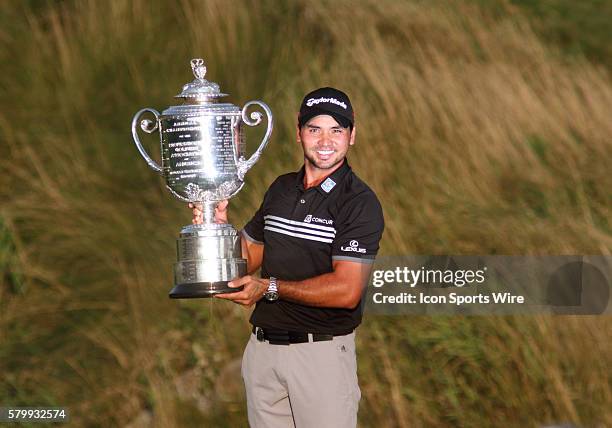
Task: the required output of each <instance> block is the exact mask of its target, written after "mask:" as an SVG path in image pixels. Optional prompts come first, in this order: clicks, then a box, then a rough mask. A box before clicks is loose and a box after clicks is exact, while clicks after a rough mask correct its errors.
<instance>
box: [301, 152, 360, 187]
mask: <svg viewBox="0 0 612 428" xmlns="http://www.w3.org/2000/svg"><path fill="white" fill-rule="evenodd" d="M350 170H351V167H350V165H349V164H348V160H347V159H346V158H344V162H343V163H342V165H341V166H340V168H338V169H337V170H335V171H334V172H332V173H331V174H330V175H328V176H327V177H326V178H325V179H324V180H323V181H322V182H321V183H319V185H318V186H316V187H315V188H316V189H317V190H318V191H319V193H321V194H322V195H323V196H327V195H329V194H330V193H331V192H332V191H333V190H334V189H335V188H336V187H337V186H338V184H339V183H340V182H341V181H342V179H343V178H344V176H345V175H346V173H347V172H349V171H350ZM304 174H305V169H304V165H302V168H300V170H299V171H298V173H297V176H296V179H295V185H296V187H297V188H298V189H299V190H300V191H302V192H303V191H304Z"/></svg>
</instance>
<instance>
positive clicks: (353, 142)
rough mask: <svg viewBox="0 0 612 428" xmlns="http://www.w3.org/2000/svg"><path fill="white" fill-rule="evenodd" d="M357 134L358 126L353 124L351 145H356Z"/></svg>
mask: <svg viewBox="0 0 612 428" xmlns="http://www.w3.org/2000/svg"><path fill="white" fill-rule="evenodd" d="M355 134H357V127H356V126H353V131H352V132H351V139H350V140H349V145H351V146H353V145H355Z"/></svg>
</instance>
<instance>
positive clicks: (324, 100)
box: [306, 97, 347, 110]
mask: <svg viewBox="0 0 612 428" xmlns="http://www.w3.org/2000/svg"><path fill="white" fill-rule="evenodd" d="M320 103H332V104H336V105H337V106H340V107H342V108H343V109H344V110H346V108H347V107H346V104H345V103H343V102H342V101H338V100H337V99H335V98H323V97H321V98H309V99H308V101H306V105H307V106H308V107H312V106H313V105H315V104H320Z"/></svg>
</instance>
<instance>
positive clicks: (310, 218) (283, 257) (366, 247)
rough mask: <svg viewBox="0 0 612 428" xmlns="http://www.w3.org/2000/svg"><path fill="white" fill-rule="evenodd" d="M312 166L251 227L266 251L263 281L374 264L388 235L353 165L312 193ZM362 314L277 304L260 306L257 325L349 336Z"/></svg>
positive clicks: (270, 197)
mask: <svg viewBox="0 0 612 428" xmlns="http://www.w3.org/2000/svg"><path fill="white" fill-rule="evenodd" d="M303 179H304V167H303V166H302V169H301V170H300V171H298V172H293V173H290V174H285V175H281V176H280V177H278V178H277V179H276V180H275V181H274V182H273V183H272V185H271V186H270V188H269V189H268V191H267V192H266V194H265V196H264V200H263V203H262V204H261V207H260V208H259V209H258V210H257V212H256V213H255V215H254V216H253V218H252V219H251V221H249V223H248V224H247V225H246V226H245V227H244V230H243V233H244V235H245V237H246V238H247V239H249V240H251V241H253V242H256V243H259V244H263V245H264V255H263V263H262V269H261V276H262V277H263V278H268V277H270V276H274V277H276V278H278V279H281V280H288V281H300V280H303V279H307V278H312V277H315V276H318V275H322V274H324V273H328V272H332V271H333V267H332V261H333V260H345V261H351V262H357V263H368V264H371V263H373V262H374V257H375V256H376V253H377V251H378V243H379V241H380V238H381V236H382V233H383V229H384V220H383V213H382V208H381V206H380V203H379V202H378V198H377V197H376V195H375V194H374V192H373V191H372V190H371V189H370V188H369V187H368V186H367V185H366V184H365V183H364V182H363V181H361V180H360V179H359V178H358V177H357V176H356V175H355V174H354V173H353V171H352V170H351V168H350V166H349V165H348V162H347V161H346V160H345V161H344V163H343V164H342V166H341V167H340V168H338V169H337V170H336V171H334V172H333V173H332V174H331V175H330V176H329V177H327V178H326V179H325V180H323V182H321V184H320V185H318V186H316V187H312V188H310V189H308V190H304V184H303ZM362 305H363V299H362V302H361V303H360V304H359V305H358V306H357V307H356V308H354V309H343V308H319V307H312V306H307V305H302V304H298V303H293V302H288V301H285V300H282V299H280V300H277V301H275V302H268V301H267V300H265V299H261V300H260V301H259V302H257V305H256V307H255V310H254V311H253V314H252V315H251V320H250V321H251V323H252V324H253V325H255V326H258V327H267V328H277V329H283V330H292V331H300V332H308V333H327V334H329V333H332V334H342V333H346V332H348V331H350V330H352V329H354V328H355V327H357V326H358V325H359V323H360V322H361V315H362Z"/></svg>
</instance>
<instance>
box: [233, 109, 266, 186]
mask: <svg viewBox="0 0 612 428" xmlns="http://www.w3.org/2000/svg"><path fill="white" fill-rule="evenodd" d="M254 104H255V105H258V106H260V107H261V108H262V109H263V110H264V111H265V112H266V115H267V117H268V129H267V130H266V135H264V137H263V140H262V141H261V144H260V145H259V148H258V149H257V150H256V151H255V153H253V154H252V155H251V157H250V158H248V159H244V157H242V156H241V157H240V159H237V161H236V167H237V169H238V171H237V174H238V178H239V179H240V181H242V180H244V176H245V174H246V173H247V171H248V170H249V169H251V168H252V167H253V165H255V163H256V162H257V161H258V160H259V157H260V156H261V152H263V149H265V148H266V146H267V145H268V140H269V139H270V135H272V127H273V126H274V122H273V119H272V111H271V110H270V107H268V106H267V105H266V104H265V103H263V102H261V101H249V102H248V103H246V104H245V105H244V107H243V108H242V114H241V117H242V121H243V122H244V123H246V124H247V125H248V126H257V125H259V124H260V123H261V118H262V114H261V113H260V112H258V111H254V112H252V113H251V116H250V119H249V118H248V117H247V109H248V108H249V107H250V106H252V105H254Z"/></svg>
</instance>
